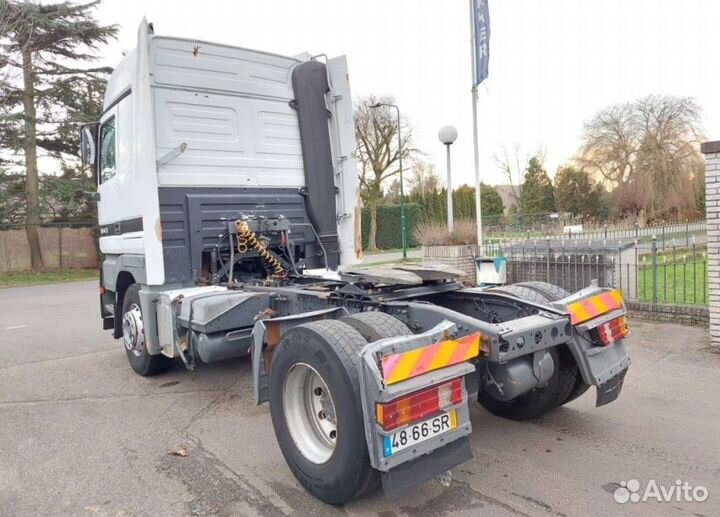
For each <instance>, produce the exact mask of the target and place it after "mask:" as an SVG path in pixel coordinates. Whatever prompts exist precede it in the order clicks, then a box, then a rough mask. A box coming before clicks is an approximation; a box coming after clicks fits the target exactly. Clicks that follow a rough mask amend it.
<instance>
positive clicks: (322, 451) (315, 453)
mask: <svg viewBox="0 0 720 517" xmlns="http://www.w3.org/2000/svg"><path fill="white" fill-rule="evenodd" d="M366 344H367V342H366V341H365V339H364V338H363V337H362V335H360V333H358V332H357V331H356V330H355V329H354V328H352V327H351V326H350V325H348V324H346V323H343V322H341V321H337V320H323V321H317V322H312V323H306V324H303V325H299V326H297V327H295V328H292V329H290V330H289V331H288V332H287V333H286V334H285V335H284V336H283V337H282V339H281V340H280V343H279V344H278V346H277V348H276V349H275V351H274V353H273V357H272V364H271V367H270V381H269V387H270V415H271V417H272V423H273V429H274V430H275V436H276V438H277V441H278V445H279V446H280V450H281V451H282V454H283V456H284V458H285V461H286V462H287V464H288V466H289V467H290V470H291V471H292V473H293V474H294V475H295V477H296V478H297V480H298V481H299V482H300V484H301V485H302V486H303V487H304V488H305V489H306V490H307V491H308V492H310V493H311V494H312V495H313V496H315V497H317V498H318V499H320V500H321V501H323V502H325V503H328V504H341V503H344V502H346V501H349V500H350V499H354V498H356V497H358V496H360V495H362V494H363V493H365V492H367V491H369V490H371V489H373V488H374V487H376V486H377V484H378V481H379V475H378V472H377V471H376V470H374V469H373V468H372V467H371V466H370V458H369V456H368V450H367V444H366V442H365V423H364V420H363V412H362V407H361V400H360V381H359V378H358V363H359V361H360V358H359V352H360V350H361V349H362V347H364V346H365V345H366Z"/></svg>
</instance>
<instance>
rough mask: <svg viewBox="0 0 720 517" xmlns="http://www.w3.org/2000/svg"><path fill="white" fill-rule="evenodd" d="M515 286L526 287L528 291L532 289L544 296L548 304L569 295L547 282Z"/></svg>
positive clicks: (524, 283)
mask: <svg viewBox="0 0 720 517" xmlns="http://www.w3.org/2000/svg"><path fill="white" fill-rule="evenodd" d="M515 285H519V286H523V287H527V288H528V289H533V290H535V291H537V292H538V293H540V294H541V295H543V296H545V298H547V301H549V302H555V301H557V300H561V299H563V298H566V297H567V296H570V293H569V292H568V291H566V290H565V289H563V288H562V287H560V286H557V285H555V284H551V283H548V282H539V281H532V282H520V283H518V284H515Z"/></svg>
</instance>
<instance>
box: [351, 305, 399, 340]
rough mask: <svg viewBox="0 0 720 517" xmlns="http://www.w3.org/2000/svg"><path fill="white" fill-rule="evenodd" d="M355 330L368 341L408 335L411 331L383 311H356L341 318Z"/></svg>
mask: <svg viewBox="0 0 720 517" xmlns="http://www.w3.org/2000/svg"><path fill="white" fill-rule="evenodd" d="M340 321H343V322H345V323H347V324H348V325H350V326H351V327H352V328H354V329H355V330H357V331H358V332H359V333H360V335H362V337H364V338H365V339H366V340H367V342H368V343H372V342H373V341H377V340H378V339H385V338H389V337H397V336H408V335H410V334H412V331H411V330H410V329H409V328H408V327H407V325H405V324H404V323H403V322H402V321H400V320H399V319H397V318H395V317H394V316H390V315H389V314H385V313H384V312H377V311H371V312H358V313H357V314H352V315H350V316H346V317H344V318H341V319H340Z"/></svg>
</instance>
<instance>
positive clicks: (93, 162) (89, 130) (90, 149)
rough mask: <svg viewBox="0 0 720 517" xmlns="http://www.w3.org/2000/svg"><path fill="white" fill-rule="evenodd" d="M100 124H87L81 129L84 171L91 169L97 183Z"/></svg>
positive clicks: (81, 151)
mask: <svg viewBox="0 0 720 517" xmlns="http://www.w3.org/2000/svg"><path fill="white" fill-rule="evenodd" d="M99 125H100V124H99V123H98V122H93V123H92V124H85V125H83V126H81V127H80V159H81V161H82V166H83V169H86V168H88V167H89V168H90V172H91V173H92V177H93V178H95V182H96V183H97V169H98V163H97V162H98V153H97V136H98V127H99Z"/></svg>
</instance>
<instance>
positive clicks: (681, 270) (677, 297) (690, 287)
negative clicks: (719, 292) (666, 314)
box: [637, 260, 708, 304]
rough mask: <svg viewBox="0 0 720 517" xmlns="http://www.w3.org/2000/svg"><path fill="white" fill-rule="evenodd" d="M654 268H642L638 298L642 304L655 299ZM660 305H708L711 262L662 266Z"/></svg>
mask: <svg viewBox="0 0 720 517" xmlns="http://www.w3.org/2000/svg"><path fill="white" fill-rule="evenodd" d="M653 277H654V275H653V269H652V266H651V265H647V266H640V268H639V269H638V278H637V282H638V295H639V298H640V301H642V302H648V303H649V302H652V300H653V282H654V281H653ZM657 301H658V303H689V304H707V301H708V286H707V263H706V262H705V261H704V260H701V261H695V262H692V261H687V262H675V264H672V263H666V264H662V263H660V264H658V266H657Z"/></svg>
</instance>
